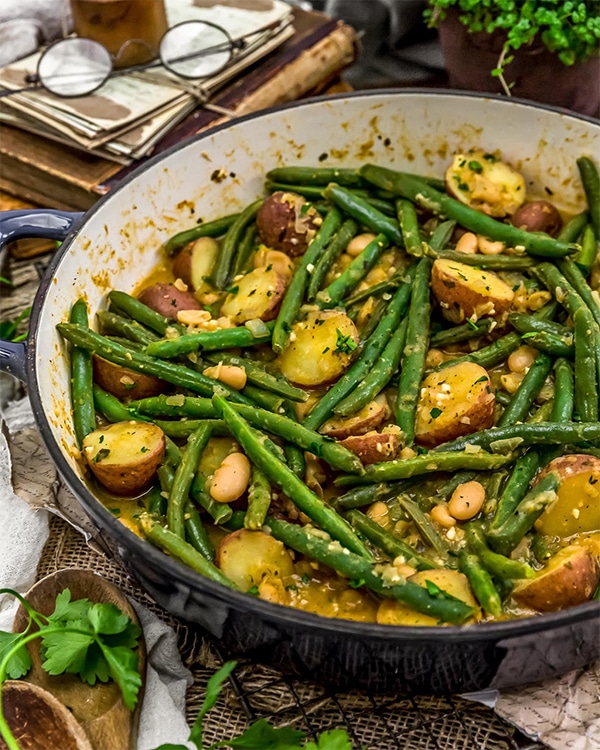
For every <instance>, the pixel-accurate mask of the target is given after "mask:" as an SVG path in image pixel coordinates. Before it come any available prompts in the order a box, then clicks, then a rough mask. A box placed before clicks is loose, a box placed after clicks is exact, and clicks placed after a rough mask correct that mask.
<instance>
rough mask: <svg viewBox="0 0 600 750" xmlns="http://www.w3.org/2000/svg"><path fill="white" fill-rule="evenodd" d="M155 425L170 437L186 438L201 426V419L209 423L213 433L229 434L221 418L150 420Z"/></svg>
mask: <svg viewBox="0 0 600 750" xmlns="http://www.w3.org/2000/svg"><path fill="white" fill-rule="evenodd" d="M152 421H153V422H154V424H155V425H156V426H157V427H160V429H161V430H162V431H163V432H164V433H165V435H168V436H169V437H170V438H177V439H178V440H180V439H182V438H188V437H189V436H190V435H191V434H192V433H193V432H195V431H196V430H197V429H198V428H199V427H201V426H202V423H203V421H207V422H209V423H210V426H211V428H212V430H213V432H214V434H215V435H229V431H228V429H227V426H226V425H225V423H224V422H223V420H222V419H207V420H200V419H177V420H166V419H156V418H155V419H153V420H152Z"/></svg>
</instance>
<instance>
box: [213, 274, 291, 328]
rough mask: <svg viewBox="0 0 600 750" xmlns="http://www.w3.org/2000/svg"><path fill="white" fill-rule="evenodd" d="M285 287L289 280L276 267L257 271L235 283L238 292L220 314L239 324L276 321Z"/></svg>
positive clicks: (225, 304)
mask: <svg viewBox="0 0 600 750" xmlns="http://www.w3.org/2000/svg"><path fill="white" fill-rule="evenodd" d="M286 288H287V280H286V278H285V277H284V276H281V275H280V274H279V273H277V271H276V270H275V269H274V268H269V267H268V266H266V267H264V268H255V269H254V271H250V273H247V274H246V275H245V276H244V277H242V278H241V279H239V280H238V281H236V282H235V283H234V284H233V289H234V290H235V291H233V292H231V293H229V294H228V295H227V297H225V302H223V305H222V307H221V315H226V316H227V317H228V318H229V319H230V320H232V321H233V322H234V323H236V324H238V325H241V324H242V323H246V321H248V320H256V319H258V318H260V320H264V321H268V320H274V319H275V318H276V317H277V311H278V310H279V306H280V305H281V300H282V299H283V295H284V294H285V290H286Z"/></svg>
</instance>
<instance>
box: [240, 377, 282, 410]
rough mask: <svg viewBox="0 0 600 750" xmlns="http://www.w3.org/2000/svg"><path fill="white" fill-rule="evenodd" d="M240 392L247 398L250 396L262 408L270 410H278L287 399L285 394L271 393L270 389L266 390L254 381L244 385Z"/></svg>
mask: <svg viewBox="0 0 600 750" xmlns="http://www.w3.org/2000/svg"><path fill="white" fill-rule="evenodd" d="M240 393H241V394H242V395H243V396H246V398H249V399H250V400H251V401H252V402H253V404H255V405H257V406H260V407H261V409H268V410H269V411H273V412H278V411H280V410H281V408H282V406H283V402H284V401H285V399H284V398H283V396H279V395H278V394H277V393H271V392H270V391H264V390H263V389H262V388H259V387H258V386H256V385H252V383H248V385H246V386H244V388H242V390H241V391H240Z"/></svg>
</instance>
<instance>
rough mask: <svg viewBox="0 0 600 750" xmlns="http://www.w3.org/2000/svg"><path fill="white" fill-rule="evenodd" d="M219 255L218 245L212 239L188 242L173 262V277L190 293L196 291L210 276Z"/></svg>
mask: <svg viewBox="0 0 600 750" xmlns="http://www.w3.org/2000/svg"><path fill="white" fill-rule="evenodd" d="M218 253H219V243H218V242H217V241H216V240H215V239H213V238H212V237H199V238H198V239H197V240H194V242H190V243H189V244H188V245H186V246H185V247H184V248H183V250H181V251H180V252H179V253H178V254H177V255H176V256H175V259H174V260H173V275H174V276H175V278H176V279H181V280H182V281H183V282H184V284H187V285H188V286H189V287H190V289H192V291H194V292H195V291H197V290H198V289H200V288H201V287H202V285H203V284H205V283H206V282H205V281H204V279H205V278H206V277H208V276H210V274H211V272H212V269H213V266H214V264H215V260H216V259H217V255H218Z"/></svg>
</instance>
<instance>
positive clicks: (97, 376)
mask: <svg viewBox="0 0 600 750" xmlns="http://www.w3.org/2000/svg"><path fill="white" fill-rule="evenodd" d="M93 365H94V381H95V382H96V383H97V384H98V385H99V386H100V388H102V389H103V390H105V391H108V393H112V395H113V396H116V397H117V398H118V399H120V400H121V401H124V400H127V399H136V398H150V397H151V396H158V395H159V394H161V393H162V392H163V391H164V389H165V382H164V381H163V380H161V379H160V378H157V377H155V376H154V375H146V374H145V373H143V372H135V370H129V369H128V368H127V367H121V365H115V364H113V363H112V362H109V361H108V360H106V359H103V358H102V357H98V356H97V355H96V354H94V355H93Z"/></svg>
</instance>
